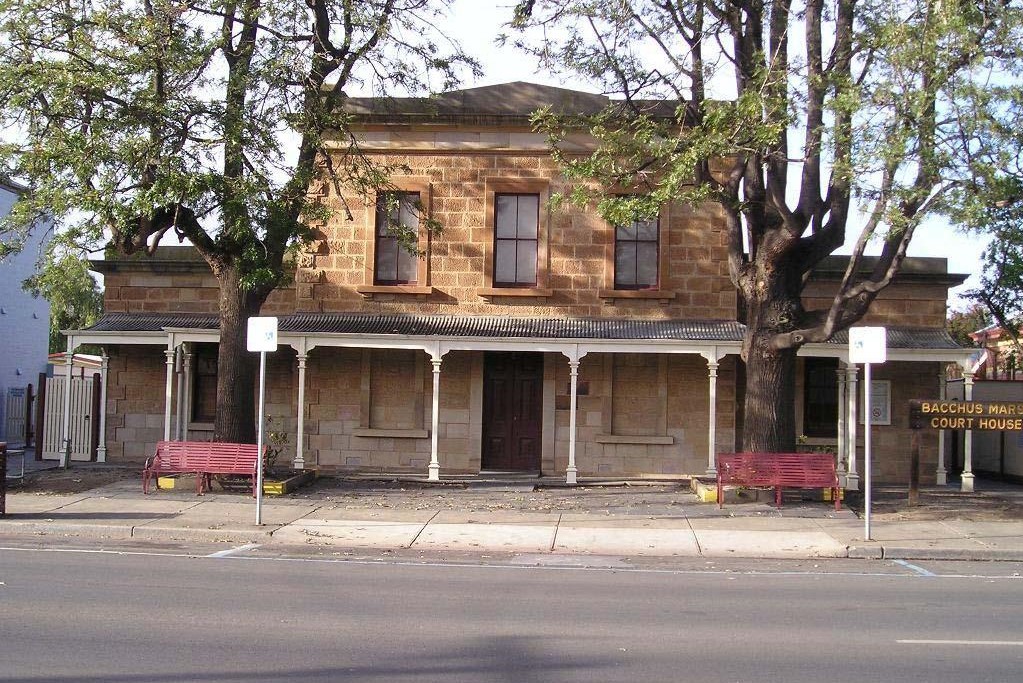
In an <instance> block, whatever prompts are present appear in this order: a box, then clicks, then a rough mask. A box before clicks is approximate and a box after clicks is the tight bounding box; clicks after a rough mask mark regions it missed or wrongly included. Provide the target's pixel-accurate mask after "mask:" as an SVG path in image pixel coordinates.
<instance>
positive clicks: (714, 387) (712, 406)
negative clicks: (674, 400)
mask: <svg viewBox="0 0 1023 683" xmlns="http://www.w3.org/2000/svg"><path fill="white" fill-rule="evenodd" d="M707 383H708V385H709V389H708V396H707V401H708V411H707V412H708V416H707V422H708V423H709V424H708V425H707V476H708V477H716V476H717V474H718V468H717V425H718V417H717V416H718V363H717V360H716V359H713V358H707Z"/></svg>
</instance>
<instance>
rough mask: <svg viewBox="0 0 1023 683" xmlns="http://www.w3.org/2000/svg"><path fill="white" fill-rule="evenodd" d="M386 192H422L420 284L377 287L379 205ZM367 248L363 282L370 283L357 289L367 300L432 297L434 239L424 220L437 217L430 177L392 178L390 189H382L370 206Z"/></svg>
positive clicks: (418, 275) (418, 273) (417, 269)
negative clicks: (376, 296) (391, 296)
mask: <svg viewBox="0 0 1023 683" xmlns="http://www.w3.org/2000/svg"><path fill="white" fill-rule="evenodd" d="M385 192H407V193H416V192H418V193H419V203H420V205H421V206H422V212H421V214H420V220H419V251H420V252H421V253H422V254H423V256H422V257H421V258H420V257H416V262H417V263H416V282H415V283H409V284H376V283H377V279H376V263H377V254H376V249H377V206H378V203H379V199H378V197H379V195H381V194H383V193H385ZM365 214H366V218H365V224H366V226H367V228H366V230H367V238H368V239H367V246H366V260H365V264H364V274H363V282H364V283H367V284H364V285H360V286H358V287H356V291H357V292H359V293H360V294H362V295H363V296H365V297H367V298H372V296H373V295H374V294H430V293H431V292H432V291H433V288H432V287H431V286H430V279H431V275H432V268H431V266H430V256H431V255H430V247H431V243H432V237H431V235H430V231H429V230H428V229H427V227H426V221H425V220H423V219H424V218H430V217H432V215H433V185H432V183H430V181H429V180H428V179H426V178H413V177H402V178H392V179H390V181H389V186H388V187H387V189H383V190H380V191H379V192H378V193H377V196H374V198H373V201H372V202H367V203H366V211H365Z"/></svg>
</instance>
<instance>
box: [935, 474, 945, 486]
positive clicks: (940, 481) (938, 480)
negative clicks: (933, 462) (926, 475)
mask: <svg viewBox="0 0 1023 683" xmlns="http://www.w3.org/2000/svg"><path fill="white" fill-rule="evenodd" d="M934 483H935V484H937V485H938V486H948V472H946V471H945V470H938V471H936V472H935V473H934Z"/></svg>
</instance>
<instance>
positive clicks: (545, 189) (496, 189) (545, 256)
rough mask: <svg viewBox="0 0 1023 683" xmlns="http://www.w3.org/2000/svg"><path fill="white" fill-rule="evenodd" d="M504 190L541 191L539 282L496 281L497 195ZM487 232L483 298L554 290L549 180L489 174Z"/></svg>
mask: <svg viewBox="0 0 1023 683" xmlns="http://www.w3.org/2000/svg"><path fill="white" fill-rule="evenodd" d="M505 194H517V195H527V194H532V195H539V199H538V206H537V228H536V282H535V283H534V284H532V285H498V284H495V283H494V252H495V236H496V233H497V230H496V218H497V196H498V195H505ZM484 196H485V201H484V234H483V247H484V254H483V264H484V266H483V287H482V288H480V289H479V290H478V292H477V293H478V295H479V296H481V297H484V298H490V297H494V296H503V297H512V296H519V297H522V296H526V297H548V296H551V294H552V292H551V290H550V289H548V284H547V283H548V276H549V272H550V256H549V248H548V245H549V232H550V231H549V216H548V213H549V210H548V207H549V204H550V182H549V181H547V180H533V179H512V180H508V179H497V178H488V179H487V180H486V181H485V186H484Z"/></svg>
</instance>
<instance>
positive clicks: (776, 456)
mask: <svg viewBox="0 0 1023 683" xmlns="http://www.w3.org/2000/svg"><path fill="white" fill-rule="evenodd" d="M717 469H718V507H721V506H722V503H723V501H724V495H723V492H722V486H724V485H725V484H738V485H740V486H773V487H774V500H775V504H776V505H777V506H778V507H781V490H782V488H783V487H786V486H788V487H790V488H800V489H817V488H826V489H831V498H832V500H834V501H835V509H836V510H840V509H841V507H842V503H841V500H840V497H841V495H840V491H839V486H838V474H837V473H836V472H835V456H833V455H831V454H830V453H726V454H723V455H719V456H718V458H717Z"/></svg>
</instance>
